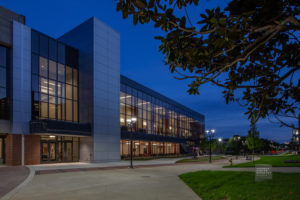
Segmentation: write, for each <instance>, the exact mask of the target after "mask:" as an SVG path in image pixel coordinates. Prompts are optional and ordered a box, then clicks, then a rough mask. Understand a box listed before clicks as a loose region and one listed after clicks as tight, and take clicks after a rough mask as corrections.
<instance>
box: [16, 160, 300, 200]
mask: <svg viewBox="0 0 300 200" xmlns="http://www.w3.org/2000/svg"><path fill="white" fill-rule="evenodd" d="M139 162H140V167H137V168H135V169H129V168H127V167H124V165H126V166H128V163H129V162H127V161H122V162H117V163H118V165H117V166H116V165H114V166H111V165H112V163H110V164H109V163H97V164H87V163H73V164H71V165H69V164H68V165H66V164H55V165H48V166H47V165H40V166H35V169H36V170H39V171H41V172H42V171H49V170H62V171H64V170H67V169H70V167H71V166H72V167H73V170H76V169H77V170H78V169H80V170H78V171H76V172H75V171H74V172H72V171H71V172H70V171H68V170H67V171H68V172H69V173H53V174H43V175H36V176H34V178H33V179H32V180H31V181H30V182H29V183H28V184H27V185H25V186H24V187H23V188H21V189H20V190H19V191H18V192H17V193H16V194H15V195H13V196H12V198H11V199H14V200H35V199H43V200H47V199H75V200H76V199H104V200H106V199H109V200H119V199H120V200H126V199H130V200H135V199H137V200H140V199H144V200H148V199H149V200H156V199H157V200H158V199H165V200H168V199H170V200H182V199H189V200H190V199H191V200H194V199H195V200H196V199H197V200H199V199H200V198H199V197H198V196H197V195H196V194H195V193H194V192H193V191H192V190H191V189H190V188H189V187H188V186H187V185H185V184H184V183H183V182H182V181H181V180H180V179H179V177H178V175H179V174H182V173H185V172H192V171H199V170H224V171H253V170H254V168H222V166H223V165H226V164H228V161H227V160H218V161H213V164H209V163H201V164H199V163H190V164H185V163H184V164H174V162H175V160H174V159H169V160H168V159H160V160H153V161H151V162H150V161H135V162H134V164H135V165H136V166H137V165H138V163H139ZM241 162H246V160H234V161H233V163H234V164H237V163H241ZM117 163H114V164H117ZM145 163H147V164H148V165H150V164H155V166H156V167H153V166H151V167H147V166H143V165H144V164H145ZM87 166H88V168H84V167H87ZM95 167H96V168H97V167H98V168H99V169H98V170H87V169H94V168H95ZM113 167H114V168H113ZM118 167H121V169H120V168H118ZM84 169H86V170H84ZM104 169H105V170H104ZM273 171H280V172H300V168H299V167H293V168H291V167H289V168H282V167H281V168H273Z"/></svg>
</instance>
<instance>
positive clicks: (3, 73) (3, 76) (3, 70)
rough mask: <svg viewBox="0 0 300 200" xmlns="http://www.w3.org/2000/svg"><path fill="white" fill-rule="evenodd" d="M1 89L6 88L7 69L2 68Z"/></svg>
mask: <svg viewBox="0 0 300 200" xmlns="http://www.w3.org/2000/svg"><path fill="white" fill-rule="evenodd" d="M0 87H6V68H3V67H0Z"/></svg>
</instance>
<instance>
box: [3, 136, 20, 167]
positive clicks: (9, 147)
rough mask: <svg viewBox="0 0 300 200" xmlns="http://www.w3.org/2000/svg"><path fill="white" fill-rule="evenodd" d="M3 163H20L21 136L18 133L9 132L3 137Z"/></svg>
mask: <svg viewBox="0 0 300 200" xmlns="http://www.w3.org/2000/svg"><path fill="white" fill-rule="evenodd" d="M5 164H6V165H21V164H22V136H21V135H20V134H9V135H7V137H6V138H5Z"/></svg>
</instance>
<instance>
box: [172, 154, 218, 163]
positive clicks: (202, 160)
mask: <svg viewBox="0 0 300 200" xmlns="http://www.w3.org/2000/svg"><path fill="white" fill-rule="evenodd" d="M211 159H212V160H221V159H224V157H223V156H212V157H211ZM208 161H209V156H205V157H200V158H198V159H193V158H187V159H182V160H178V161H176V163H189V162H208Z"/></svg>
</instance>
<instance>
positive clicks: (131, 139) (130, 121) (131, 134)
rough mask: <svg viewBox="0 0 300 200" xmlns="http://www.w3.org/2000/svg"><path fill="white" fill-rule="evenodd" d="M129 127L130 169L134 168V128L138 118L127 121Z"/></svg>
mask: <svg viewBox="0 0 300 200" xmlns="http://www.w3.org/2000/svg"><path fill="white" fill-rule="evenodd" d="M126 121H127V124H128V127H129V128H130V168H133V126H134V125H135V123H136V117H132V118H131V119H127V120H126Z"/></svg>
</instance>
